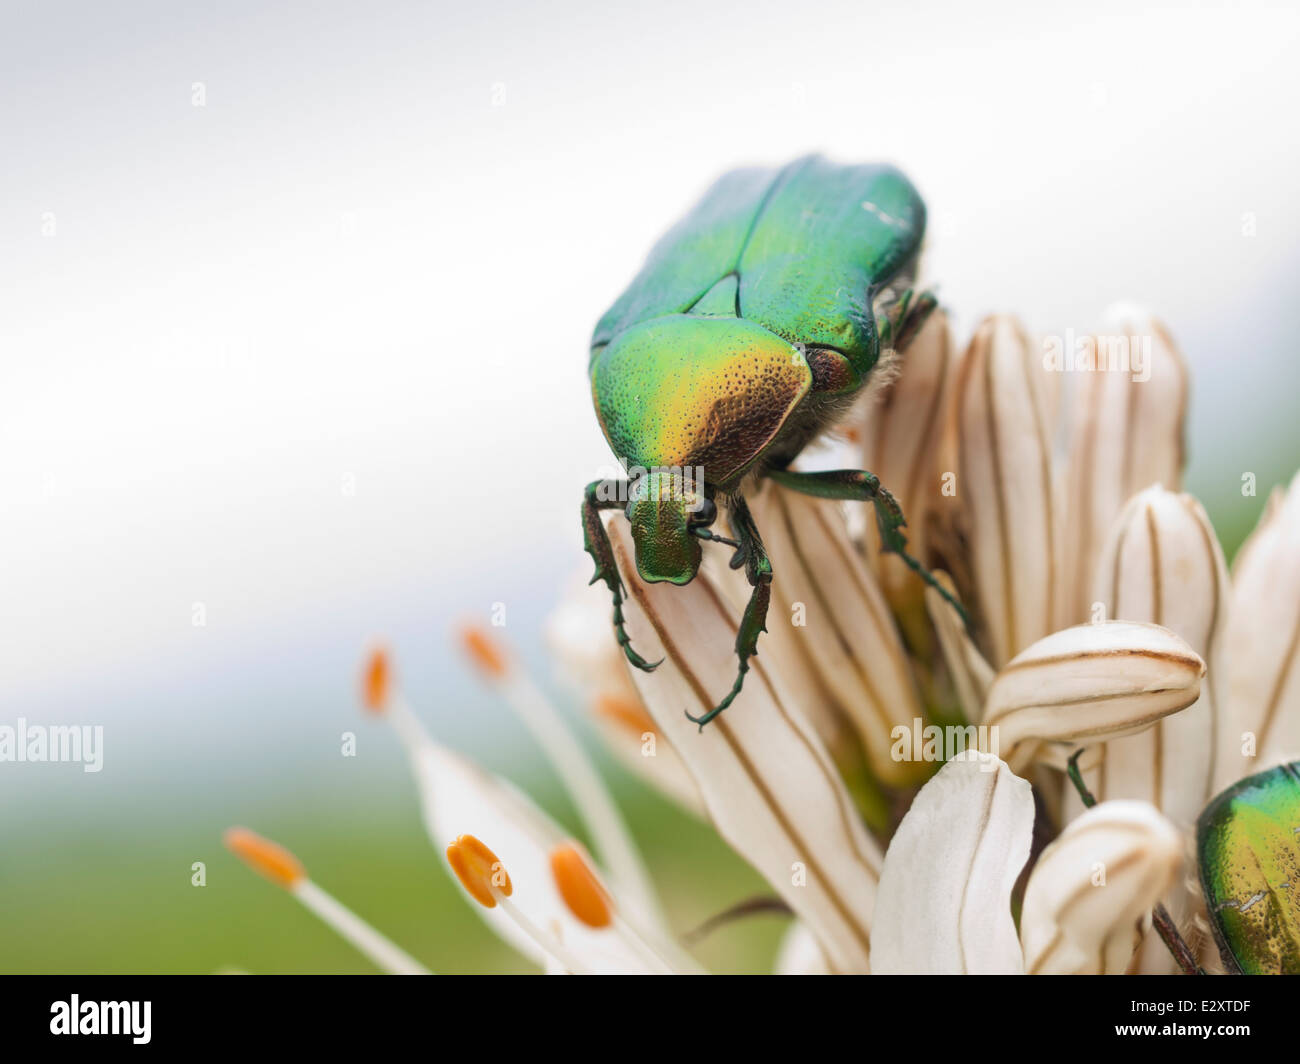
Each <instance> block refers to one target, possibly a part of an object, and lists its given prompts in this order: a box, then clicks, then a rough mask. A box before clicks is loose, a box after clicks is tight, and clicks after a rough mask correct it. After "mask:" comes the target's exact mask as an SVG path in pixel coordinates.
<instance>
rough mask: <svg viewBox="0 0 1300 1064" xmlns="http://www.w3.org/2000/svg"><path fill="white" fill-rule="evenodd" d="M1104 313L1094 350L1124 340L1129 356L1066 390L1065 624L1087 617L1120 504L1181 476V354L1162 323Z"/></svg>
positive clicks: (1061, 616)
mask: <svg viewBox="0 0 1300 1064" xmlns="http://www.w3.org/2000/svg"><path fill="white" fill-rule="evenodd" d="M1107 318H1108V321H1107V324H1106V326H1105V327H1104V328H1103V329H1102V330H1101V334H1100V335H1099V336H1095V337H1090V338H1089V339H1090V340H1091V341H1092V342H1093V343H1094V344H1095V345H1097V346H1096V351H1097V352H1098V354H1097V357H1099V358H1101V359H1106V360H1107V361H1109V357H1108V356H1109V350H1108V348H1109V345H1110V344H1112V343H1116V344H1118V343H1120V342H1121V341H1122V342H1123V343H1125V344H1127V345H1128V346H1129V348H1130V359H1129V365H1128V368H1127V369H1125V368H1124V366H1123V363H1122V361H1121V363H1120V366H1119V368H1117V369H1113V370H1112V369H1107V370H1094V371H1092V372H1085V373H1079V374H1076V375H1075V377H1076V380H1075V385H1076V386H1075V387H1074V388H1073V389H1072V390H1071V396H1070V403H1069V410H1070V413H1069V416H1068V418H1067V420H1068V423H1069V427H1068V442H1067V451H1068V461H1067V466H1066V473H1065V477H1064V481H1065V491H1064V503H1063V510H1062V518H1063V520H1062V524H1063V528H1064V532H1063V537H1064V550H1063V552H1062V557H1063V559H1064V563H1063V564H1064V573H1063V574H1062V575H1063V581H1062V587H1061V596H1060V599H1059V602H1060V612H1059V613H1058V615H1057V624H1058V625H1060V626H1061V627H1064V626H1066V625H1071V624H1081V623H1083V622H1084V621H1086V620H1088V619H1089V615H1088V611H1089V607H1090V605H1091V602H1090V596H1091V595H1092V585H1093V573H1094V571H1095V567H1096V564H1097V558H1098V556H1099V555H1100V553H1101V550H1102V548H1103V546H1104V545H1105V543H1106V539H1107V537H1108V535H1109V534H1110V532H1111V528H1112V526H1113V524H1114V521H1115V519H1116V517H1117V516H1118V515H1119V512H1120V510H1121V509H1123V507H1124V503H1125V502H1126V501H1127V500H1128V499H1129V498H1130V497H1131V496H1132V495H1133V494H1135V493H1136V492H1138V491H1141V490H1142V489H1143V488H1145V487H1147V486H1148V485H1149V484H1162V485H1163V486H1164V487H1166V488H1168V489H1170V490H1172V491H1176V490H1177V489H1178V487H1179V486H1180V484H1181V482H1182V473H1183V460H1184V452H1183V420H1184V418H1185V416H1186V413H1187V390H1188V383H1187V366H1186V364H1185V363H1184V362H1183V358H1182V355H1180V354H1179V353H1178V348H1177V347H1176V346H1175V345H1174V342H1173V340H1172V339H1171V338H1170V336H1169V334H1168V332H1167V331H1166V330H1165V328H1164V326H1163V325H1161V324H1160V322H1158V321H1155V320H1154V319H1152V318H1151V316H1150V315H1149V314H1148V313H1147V312H1145V311H1143V310H1141V309H1140V308H1134V307H1127V306H1120V307H1116V308H1112V310H1111V311H1110V312H1109V313H1108V315H1107ZM1134 341H1136V342H1137V344H1138V345H1140V346H1139V348H1138V351H1139V353H1141V352H1149V355H1150V359H1149V365H1148V367H1147V372H1146V373H1145V374H1142V373H1136V374H1135V373H1134V372H1133V368H1134V366H1135V365H1136V363H1134V362H1133V351H1132V345H1133V343H1134ZM1141 357H1145V355H1143V356H1141ZM1135 376H1137V377H1138V379H1137V380H1135V379H1134V377H1135ZM1143 377H1145V378H1146V379H1142V378H1143Z"/></svg>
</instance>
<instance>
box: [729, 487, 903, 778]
mask: <svg viewBox="0 0 1300 1064" xmlns="http://www.w3.org/2000/svg"><path fill="white" fill-rule="evenodd" d="M750 507H751V510H752V512H753V515H754V521H755V523H756V524H757V526H758V528H759V529H760V530H761V531H762V534H763V543H764V546H766V548H767V551H768V554H769V556H770V557H771V559H772V568H773V570H774V572H775V574H776V575H775V577H774V579H773V581H772V604H771V608H770V611H769V614H768V618H769V619H768V634H767V636H766V639H767V640H770V641H771V642H772V644H773V645H774V646H785V645H789V646H792V647H794V648H796V650H797V653H798V654H799V655H800V656H802V657H803V658H804V659H805V660H806V661H808V662H809V663H810V665H811V667H812V670H813V672H814V674H815V675H816V677H817V679H818V681H820V683H821V684H822V686H823V688H824V689H825V691H826V692H827V695H828V696H829V701H830V702H831V704H832V705H833V707H834V710H835V712H836V713H837V714H838V715H839V716H841V717H842V718H844V719H846V720H847V721H848V722H849V723H850V724H851V725H852V727H853V729H854V731H855V732H856V734H857V736H858V738H859V740H860V742H861V744H862V749H863V750H864V751H865V752H866V756H867V762H868V764H869V765H870V767H871V771H872V772H873V774H874V775H875V778H876V779H878V780H879V781H880V782H882V783H885V784H888V785H891V786H897V787H903V786H907V785H909V784H915V783H919V782H920V781H921V780H923V779H925V778H926V777H927V776H928V775H929V772H928V768H927V767H926V766H924V765H919V764H917V763H909V762H905V761H896V760H894V759H893V758H892V757H891V756H890V747H891V745H892V739H891V737H890V736H891V732H892V730H893V728H894V727H895V725H899V724H901V725H903V726H905V727H906V728H908V729H910V728H911V727H912V722H913V721H914V720H916V719H918V718H924V716H925V712H924V710H923V709H922V707H921V700H920V697H919V695H918V694H917V689H916V682H915V680H914V679H913V677H912V671H911V666H910V664H909V661H908V657H907V652H906V651H905V650H904V649H903V642H902V639H901V638H900V637H899V634H898V629H897V627H896V626H895V625H894V620H893V617H892V615H891V614H890V611H889V604H888V603H887V602H886V601H885V597H884V595H883V594H882V593H881V591H880V588H879V587H878V586H877V584H876V580H875V577H873V576H872V574H871V571H870V570H869V569H868V568H867V566H866V564H865V563H864V562H863V560H862V558H861V556H860V555H859V554H858V552H857V550H856V549H854V546H853V543H852V541H851V540H850V539H849V536H848V532H847V530H846V528H845V524H844V516H843V512H842V508H841V507H840V506H839V504H837V503H834V502H828V501H826V500H823V499H813V498H809V497H808V496H806V495H800V494H798V493H797V492H793V491H788V490H786V489H784V488H781V487H778V486H777V485H775V484H768V485H764V487H763V490H762V491H761V492H759V493H758V494H757V495H756V496H755V497H754V498H753V499H751V501H750ZM733 583H742V584H743V582H739V581H733ZM741 593H742V594H746V595H747V589H745V588H742V590H741Z"/></svg>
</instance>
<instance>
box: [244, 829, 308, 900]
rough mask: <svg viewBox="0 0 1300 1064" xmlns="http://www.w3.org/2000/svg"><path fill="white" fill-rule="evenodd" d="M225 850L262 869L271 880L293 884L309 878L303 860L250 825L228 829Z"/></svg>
mask: <svg viewBox="0 0 1300 1064" xmlns="http://www.w3.org/2000/svg"><path fill="white" fill-rule="evenodd" d="M224 841H225V843H226V849H228V850H229V851H230V852H231V853H233V854H234V855H235V856H236V857H238V858H239V859H240V860H241V861H243V862H244V863H245V864H246V865H248V867H249V868H251V869H253V871H254V872H260V873H261V874H262V875H264V876H266V878H267V879H269V880H270V881H271V882H272V883H278V884H279V885H280V886H282V887H292V886H293V885H294V884H296V883H298V882H300V881H301V880H304V879H306V878H307V873H306V872H305V871H304V870H303V867H302V863H301V862H300V861H299V860H298V858H296V857H295V856H294V855H293V854H291V853H290V852H289V851H288V850H286V849H285V848H284V847H283V846H280V845H279V844H278V843H274V842H272V841H271V840H270V839H264V838H262V836H261V835H259V834H257V832H255V831H249V830H248V828H230V829H228V830H227V831H226V834H225V839H224Z"/></svg>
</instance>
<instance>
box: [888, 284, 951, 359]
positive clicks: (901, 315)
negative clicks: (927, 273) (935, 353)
mask: <svg viewBox="0 0 1300 1064" xmlns="http://www.w3.org/2000/svg"><path fill="white" fill-rule="evenodd" d="M938 306H939V300H938V299H937V298H936V297H935V294H934V293H933V292H930V291H925V292H921V293H920V294H919V295H918V294H917V293H915V292H914V291H913V290H912V289H910V288H909V289H908V290H907V291H906V292H904V293H903V294H902V296H900V297H899V300H898V302H897V303H895V304H894V305H893V306H892V307H890V308H889V310H888V311H886V312H885V314H884V317H883V320H882V321H881V322H880V324H879V327H878V331H879V333H880V346H881V347H892V348H893V349H894V350H895V351H905V350H906V349H907V345H908V344H910V343H911V342H912V340H913V338H915V336H916V334H917V333H919V332H920V331H921V326H923V325H924V324H925V323H926V321H927V319H928V318H929V317H930V315H931V314H932V313H933V312H934V311H935V309H936V308H937V307H938Z"/></svg>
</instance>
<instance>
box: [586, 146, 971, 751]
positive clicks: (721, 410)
mask: <svg viewBox="0 0 1300 1064" xmlns="http://www.w3.org/2000/svg"><path fill="white" fill-rule="evenodd" d="M924 232H925V205H924V203H922V201H921V198H920V196H919V195H918V194H917V192H916V190H915V189H914V188H913V187H912V184H911V183H910V182H909V181H908V180H907V178H906V177H904V176H903V174H901V173H900V172H899V171H898V170H896V169H894V168H893V167H891V166H882V165H872V166H837V165H834V164H832V163H829V162H827V161H826V160H824V159H821V158H819V157H816V156H809V157H807V158H803V159H797V160H795V161H794V162H792V163H790V164H788V165H787V166H784V167H782V168H780V169H777V170H761V169H747V170H736V171H733V172H731V173H728V174H726V175H724V176H723V177H722V178H721V179H719V180H718V181H717V183H716V184H714V185H713V187H712V188H711V189H710V190H709V191H708V193H706V194H705V196H704V199H703V200H702V201H701V202H700V203H699V204H698V205H697V206H696V207H695V209H694V210H692V211H691V212H690V213H689V214H688V215H687V216H686V217H685V218H684V219H683V220H682V221H681V222H679V223H678V224H677V225H676V226H675V227H674V228H673V229H672V230H670V231H669V232H668V234H667V235H666V236H664V237H663V239H661V240H660V241H659V243H658V244H657V245H656V246H655V248H654V249H653V251H651V253H650V257H649V259H648V260H647V261H646V264H645V266H644V267H643V268H642V270H641V272H640V273H639V274H638V275H637V276H636V278H635V279H634V280H633V281H632V284H631V285H630V286H629V288H628V289H627V291H625V292H624V293H623V294H622V295H621V296H620V297H619V298H618V299H617V300H616V301H615V303H614V305H613V306H612V307H610V309H609V310H608V311H607V312H606V313H605V315H604V317H602V318H601V319H600V322H599V323H598V324H597V325H596V331H595V334H594V336H593V337H592V341H591V360H590V364H589V371H590V374H591V391H592V398H593V401H594V403H595V407H596V414H597V416H598V417H599V419H600V426H601V429H602V431H603V432H604V434H605V438H606V440H608V441H609V445H610V447H611V448H612V449H613V451H614V454H615V455H616V456H617V457H618V459H619V461H620V462H621V463H622V464H623V466H624V468H625V470H626V471H627V472H628V475H629V479H628V480H598V481H593V482H592V483H591V484H589V485H588V486H587V488H586V492H585V495H584V498H583V503H582V523H583V532H584V539H585V546H586V550H587V552H588V553H589V554H590V555H591V556H592V559H593V560H594V561H595V563H596V572H595V576H593V577H592V583H595V582H596V581H597V580H603V581H604V582H605V584H606V586H607V587H608V588H609V590H610V593H611V594H612V596H613V600H614V630H615V633H616V638H617V640H618V643H619V645H620V646H621V647H622V648H623V652H624V654H625V655H626V657H627V660H628V661H629V662H630V663H631V664H632V665H633V666H635V667H636V668H638V669H643V670H646V671H649V670H651V669H653V668H654V667H655V664H651V663H649V662H647V661H646V660H645V659H644V658H642V657H641V656H640V655H639V654H637V653H636V651H635V650H633V649H632V647H631V645H630V641H629V638H628V635H627V632H626V631H625V628H624V621H623V613H622V605H623V601H624V597H625V592H624V588H623V584H622V580H621V578H620V576H619V572H618V568H617V566H616V564H615V561H614V556H613V552H612V550H611V548H610V543H609V538H608V536H607V534H606V531H605V527H604V525H603V524H602V523H601V520H600V514H599V511H601V510H610V509H623V510H624V512H625V514H626V516H627V520H628V522H629V523H630V525H631V532H632V540H633V544H634V547H635V552H636V567H637V572H638V573H639V574H640V576H641V579H643V580H645V581H648V582H657V581H668V582H670V583H673V584H687V583H690V581H691V580H693V579H694V578H695V574H696V572H697V571H698V569H699V566H700V561H701V544H702V542H704V541H713V542H719V543H723V544H726V545H728V546H730V547H732V548H734V550H735V554H734V555H733V557H732V560H731V565H732V567H733V568H740V567H741V566H743V567H744V569H745V574H746V576H747V578H748V580H749V583H750V586H751V587H752V589H753V590H752V593H751V595H750V599H749V604H748V606H747V607H746V609H745V612H744V616H743V618H742V619H741V622H740V629H739V632H738V633H737V636H736V656H737V659H738V669H737V675H736V680H735V683H734V684H733V686H732V688H731V690H730V691H729V692H728V693H727V694H726V696H725V697H724V698H723V699H722V700H721V701H720V702H719V703H718V705H717V706H716V707H715V708H713V709H712V710H710V711H709V712H708V713H705V714H704V715H702V716H700V717H690V719H691V720H692V721H694V722H695V723H697V724H699V725H700V727H701V728H703V726H704V725H705V724H707V723H708V722H709V721H710V720H712V719H713V718H714V717H716V716H717V715H718V714H719V713H721V712H722V711H723V710H725V709H726V708H727V707H728V706H729V705H731V703H732V702H733V701H734V700H735V698H736V696H737V695H738V694H739V693H740V690H741V687H742V685H743V683H744V680H745V673H746V672H747V671H748V669H749V659H750V658H751V657H752V656H753V655H754V654H755V653H756V652H757V644H758V637H759V634H760V633H761V632H763V631H764V630H765V627H764V625H765V619H766V616H767V608H768V601H769V598H770V584H771V582H772V578H773V571H772V565H771V562H770V561H769V560H768V557H767V554H766V552H765V551H764V549H763V541H762V539H761V537H760V535H759V530H758V529H757V528H756V527H755V525H754V521H753V518H752V517H751V515H750V511H749V508H748V507H747V506H746V504H745V492H746V490H747V489H748V488H749V486H750V485H752V484H753V483H755V482H756V481H757V480H758V479H759V478H762V477H766V478H768V479H770V480H773V481H776V482H777V483H779V484H782V485H784V486H785V487H787V488H791V489H793V490H795V491H799V492H803V493H805V494H808V495H814V496H818V497H820V498H826V499H847V500H860V501H864V502H871V503H872V504H873V505H874V507H875V512H876V522H877V525H878V527H879V529H880V540H881V545H882V548H883V549H884V550H886V551H891V552H894V553H896V554H898V555H899V556H901V557H902V558H903V559H904V561H905V562H906V563H907V564H908V565H909V566H911V567H912V568H913V569H914V570H916V571H917V572H918V573H919V574H920V575H921V576H922V578H923V579H925V580H926V581H927V582H928V583H930V584H931V586H933V587H935V588H936V589H937V590H938V591H939V592H940V593H941V594H943V595H944V597H945V598H948V599H949V601H952V602H953V605H954V606H957V608H958V610H959V611H960V609H961V607H960V605H958V604H957V603H956V602H955V601H954V600H952V598H951V596H950V595H948V593H947V591H945V590H944V589H943V588H942V587H941V586H940V585H939V584H937V583H936V582H935V580H934V578H933V577H932V576H931V575H930V574H929V573H928V572H927V571H926V570H925V569H924V568H923V567H922V566H921V565H920V563H919V562H917V561H916V560H915V559H914V558H912V557H911V556H910V555H908V554H907V552H906V550H905V549H904V548H905V546H906V543H907V540H906V537H905V536H904V534H903V532H902V529H903V527H904V525H905V521H904V518H903V514H902V512H901V510H900V509H899V506H898V503H897V502H896V501H895V500H894V498H893V496H891V495H890V494H889V492H888V491H886V490H885V489H884V488H883V487H882V486H881V484H880V482H879V480H878V479H877V478H876V477H875V476H874V475H873V474H871V473H869V472H866V471H865V470H856V469H853V470H838V471H832V472H816V473H813V472H796V471H793V470H791V469H790V468H789V466H790V463H791V462H793V461H794V459H795V458H796V457H797V456H798V455H799V453H800V452H801V451H802V450H803V449H804V447H805V446H807V445H808V444H809V443H810V442H811V441H812V440H813V439H814V438H815V437H816V436H818V435H819V434H820V433H821V432H822V431H823V430H824V429H826V428H828V427H829V426H831V425H832V424H833V423H834V422H835V421H836V420H838V418H839V417H840V416H841V415H842V414H844V413H845V412H846V411H847V410H848V408H849V406H850V405H852V403H853V400H854V398H855V397H856V396H857V395H858V394H859V393H860V392H861V391H862V389H863V388H864V387H865V386H866V384H867V383H868V381H869V380H870V379H872V376H873V372H877V373H878V364H879V363H880V362H881V359H882V357H883V355H884V354H885V353H887V352H888V353H892V352H893V351H896V350H902V349H903V348H904V347H905V346H906V344H907V342H908V340H909V339H910V338H911V337H912V336H914V335H915V334H916V332H917V331H918V330H919V329H920V327H921V325H922V324H923V323H924V321H925V319H926V317H927V316H928V314H929V313H930V312H931V311H932V310H933V309H934V306H935V301H934V299H933V297H932V296H931V295H929V294H928V293H927V294H924V295H921V296H919V297H916V298H913V296H912V293H911V290H910V289H908V290H907V291H905V292H904V293H903V295H902V296H901V297H899V298H898V299H897V300H896V301H893V302H892V303H891V304H890V305H889V306H888V308H887V309H885V310H882V311H881V317H880V320H877V306H876V304H877V301H878V300H879V299H881V297H882V295H884V293H885V292H886V290H887V286H889V285H890V284H891V282H895V281H900V282H903V283H904V284H906V283H907V282H908V281H910V278H911V276H912V274H913V273H914V271H915V266H916V259H917V255H918V253H919V251H920V247H921V239H922V236H923V235H924ZM696 470H700V471H702V475H697V474H696V473H695V472H694V471H696ZM719 503H720V504H721V505H722V506H723V507H725V508H726V510H727V513H728V519H729V524H730V526H731V530H732V533H733V535H734V536H735V539H734V540H733V539H729V538H727V537H724V536H721V535H718V534H716V533H714V532H711V531H710V526H711V525H712V524H713V523H714V521H715V520H716V518H717V514H718V504H719ZM963 616H964V614H963ZM656 664H657V663H656ZM687 716H690V714H689V713H688V714H687Z"/></svg>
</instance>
